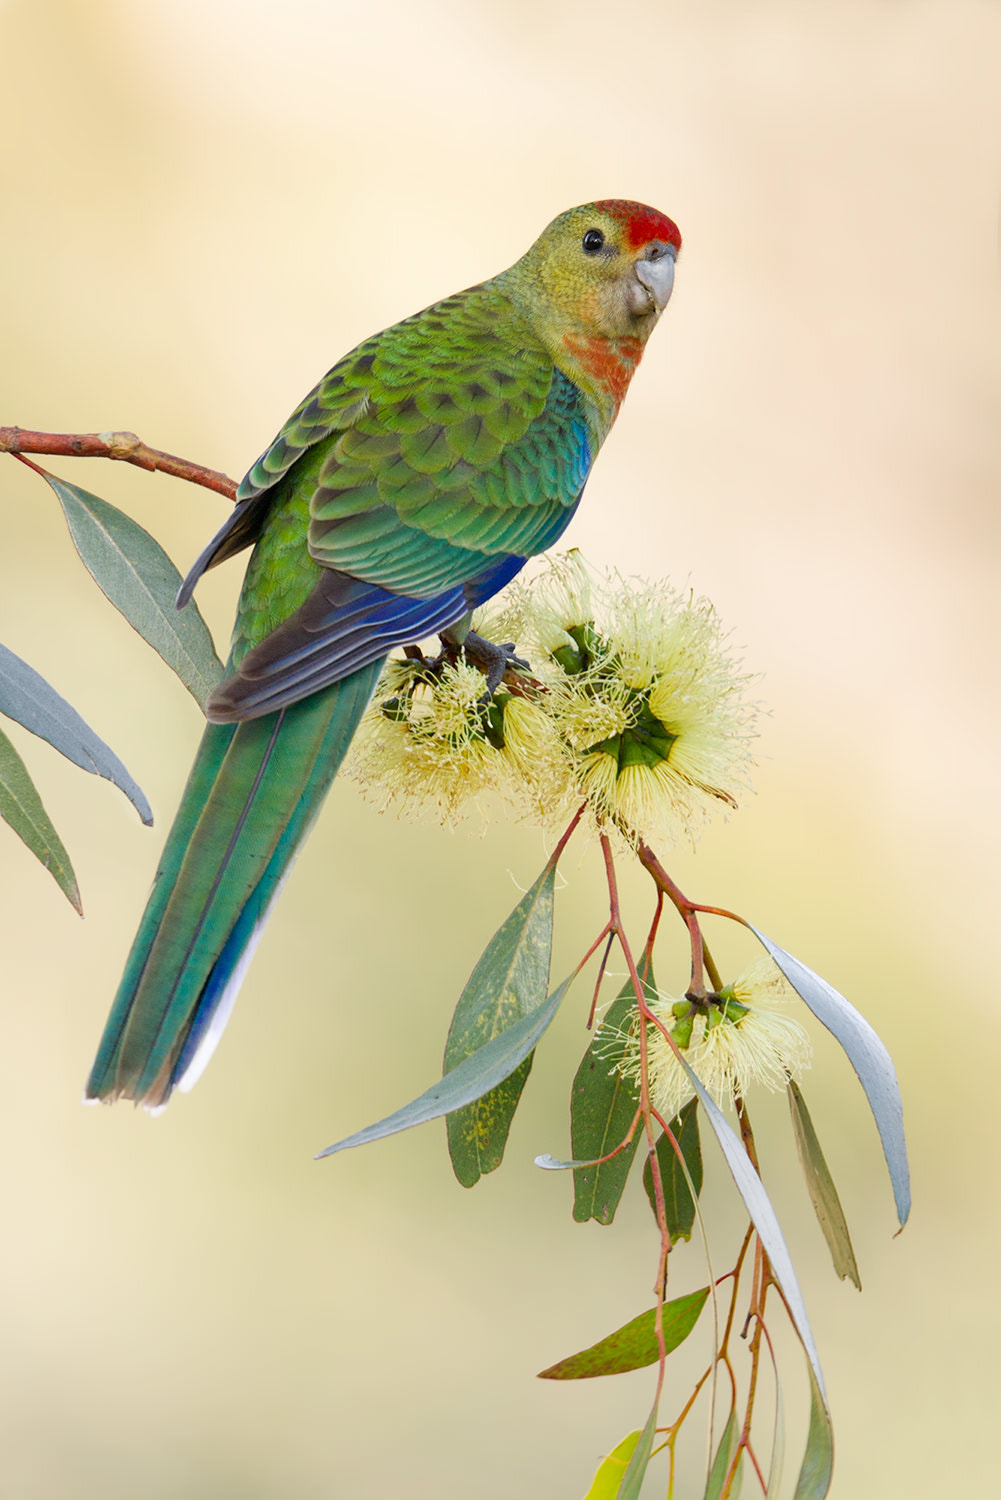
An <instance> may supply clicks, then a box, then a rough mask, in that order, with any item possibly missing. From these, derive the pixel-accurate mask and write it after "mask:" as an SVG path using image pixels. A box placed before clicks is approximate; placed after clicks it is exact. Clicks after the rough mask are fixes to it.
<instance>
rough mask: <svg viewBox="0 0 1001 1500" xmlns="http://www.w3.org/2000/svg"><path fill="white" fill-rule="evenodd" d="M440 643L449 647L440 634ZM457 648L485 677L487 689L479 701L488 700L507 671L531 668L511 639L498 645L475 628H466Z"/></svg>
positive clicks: (527, 670) (526, 670) (445, 639)
mask: <svg viewBox="0 0 1001 1500" xmlns="http://www.w3.org/2000/svg"><path fill="white" fill-rule="evenodd" d="M442 645H443V646H444V647H445V649H446V650H447V649H449V647H450V642H449V641H448V638H447V637H446V636H442ZM458 649H459V650H460V651H461V652H463V654H464V655H465V658H466V660H467V661H469V662H472V664H473V666H474V667H477V668H478V669H479V670H480V671H481V672H482V673H483V675H484V677H485V678H486V679H487V690H486V692H485V693H484V694H483V697H482V698H481V699H480V702H481V703H489V702H490V699H491V698H492V697H493V695H494V693H496V691H497V689H498V688H499V687H500V685H501V683H502V682H503V681H504V679H505V677H506V676H507V674H508V672H531V670H532V668H531V665H530V664H529V663H528V662H527V661H525V660H524V658H523V657H520V656H518V655H517V653H516V652H515V648H514V642H513V641H505V642H504V644H503V645H499V644H498V643H497V642H496V641H488V640H487V639H486V637H485V636H482V635H477V634H476V631H475V630H467V632H466V635H465V638H464V639H463V642H462V645H461V646H460V647H459V648H458Z"/></svg>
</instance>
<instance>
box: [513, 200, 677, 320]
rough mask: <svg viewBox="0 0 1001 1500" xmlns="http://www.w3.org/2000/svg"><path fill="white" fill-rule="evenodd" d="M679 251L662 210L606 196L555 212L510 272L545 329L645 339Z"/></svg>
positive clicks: (667, 292) (667, 288) (666, 292)
mask: <svg viewBox="0 0 1001 1500" xmlns="http://www.w3.org/2000/svg"><path fill="white" fill-rule="evenodd" d="M680 249H681V235H680V233H679V232H678V226H677V225H676V224H675V223H674V222H673V220H671V219H669V218H668V217H667V215H666V214H662V213H660V212H659V211H658V210H657V209H655V208H649V207H647V205H646V204H645V203H631V202H628V201H627V200H625V199H620V198H606V199H603V200H602V201H600V202H598V203H585V204H582V205H581V207H580V208H571V209H568V210H567V212H566V213H563V214H560V216H559V218H557V219H554V220H553V222H552V223H551V224H550V225H549V226H548V228H546V229H545V230H543V232H542V234H540V236H539V238H538V239H537V240H536V242H535V244H534V245H533V246H532V248H531V249H530V250H529V251H528V253H527V255H525V256H523V257H522V259H521V260H520V261H519V262H518V263H517V265H515V266H513V267H512V268H511V271H510V272H509V273H508V275H509V276H511V277H512V278H513V279H514V280H515V281H516V282H517V283H519V285H520V289H521V290H523V292H524V293H525V294H527V296H528V297H529V298H530V299H531V301H532V303H533V304H534V310H535V311H536V314H537V316H541V317H542V319H543V320H544V322H545V324H546V325H547V331H558V333H559V335H560V336H561V337H562V336H563V335H566V334H570V335H571V336H573V337H577V338H580V337H584V338H592V339H593V338H602V339H612V340H619V339H631V338H635V339H639V340H640V341H641V342H642V343H645V342H646V339H647V338H648V337H649V335H650V332H651V330H652V329H653V328H654V326H655V324H656V322H657V319H658V318H659V317H660V314H661V313H662V312H663V311H664V308H665V307H666V306H667V302H668V299H669V297H670V295H671V289H672V287H673V285H674V265H675V261H676V259H677V255H678V251H679V250H680Z"/></svg>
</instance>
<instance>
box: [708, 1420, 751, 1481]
mask: <svg viewBox="0 0 1001 1500" xmlns="http://www.w3.org/2000/svg"><path fill="white" fill-rule="evenodd" d="M739 1441H740V1427H739V1425H738V1423H737V1413H736V1410H731V1412H730V1415H729V1417H728V1418H727V1422H726V1426H725V1427H724V1428H723V1435H722V1437H721V1438H720V1440H719V1446H718V1447H717V1449H716V1456H715V1458H714V1459H713V1464H712V1468H711V1469H710V1470H709V1478H708V1479H707V1481H706V1487H705V1491H704V1494H703V1500H720V1496H721V1495H722V1493H723V1486H724V1484H725V1483H726V1476H727V1474H728V1473H729V1470H730V1465H731V1464H732V1463H733V1457H734V1454H735V1453H736V1451H737V1444H738V1442H739ZM742 1462H743V1455H741V1461H740V1462H738V1464H737V1469H736V1473H735V1474H734V1476H733V1483H732V1484H731V1485H730V1488H729V1490H728V1491H727V1500H737V1496H738V1494H739V1493H740V1481H741V1478H742V1474H741V1467H742Z"/></svg>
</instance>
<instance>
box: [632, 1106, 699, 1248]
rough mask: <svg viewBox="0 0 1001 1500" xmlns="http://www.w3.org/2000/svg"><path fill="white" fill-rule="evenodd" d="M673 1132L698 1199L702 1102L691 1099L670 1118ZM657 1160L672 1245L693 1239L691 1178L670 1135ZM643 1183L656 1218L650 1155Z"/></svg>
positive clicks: (662, 1140)
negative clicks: (689, 1183)
mask: <svg viewBox="0 0 1001 1500" xmlns="http://www.w3.org/2000/svg"><path fill="white" fill-rule="evenodd" d="M669 1124H670V1126H671V1131H672V1134H673V1135H674V1138H675V1140H676V1141H677V1143H678V1146H679V1147H680V1149H681V1154H682V1156H683V1157H684V1161H685V1167H686V1168H687V1171H688V1177H690V1178H691V1182H692V1187H694V1189H695V1197H696V1198H697V1197H698V1195H699V1193H700V1192H701V1191H702V1145H701V1142H700V1140H699V1101H698V1100H697V1099H689V1101H688V1103H687V1104H686V1105H685V1107H684V1109H683V1110H682V1111H681V1113H680V1114H679V1115H678V1116H677V1117H676V1118H675V1119H673V1120H671V1121H669ZM657 1162H658V1164H659V1166H660V1181H661V1187H662V1189H663V1192H664V1212H665V1215H666V1217H667V1228H668V1232H669V1233H670V1236H671V1242H672V1244H673V1243H674V1242H675V1241H677V1240H690V1239H691V1237H692V1229H693V1227H694V1224H695V1199H694V1198H693V1197H692V1192H691V1188H690V1187H689V1186H688V1177H686V1176H685V1172H684V1171H683V1170H682V1167H681V1163H680V1162H679V1161H678V1157H677V1153H676V1152H675V1149H674V1147H673V1146H672V1144H671V1142H670V1141H669V1140H668V1138H667V1136H666V1135H662V1136H661V1137H660V1140H659V1141H658V1142H657ZM643 1186H644V1187H645V1188H646V1195H647V1197H648V1198H649V1200H650V1207H651V1208H652V1209H653V1213H654V1218H656V1217H657V1198H656V1194H655V1193H654V1186H653V1171H652V1170H651V1167H650V1158H649V1156H648V1157H647V1159H646V1161H645V1162H644V1163H643Z"/></svg>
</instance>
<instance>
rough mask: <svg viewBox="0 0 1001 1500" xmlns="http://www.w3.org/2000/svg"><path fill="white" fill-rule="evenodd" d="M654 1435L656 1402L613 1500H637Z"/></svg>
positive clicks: (655, 1428)
mask: <svg viewBox="0 0 1001 1500" xmlns="http://www.w3.org/2000/svg"><path fill="white" fill-rule="evenodd" d="M656 1434H657V1402H656V1401H655V1402H654V1404H653V1410H652V1411H651V1413H650V1415H649V1416H648V1417H647V1419H646V1426H645V1427H644V1428H643V1431H642V1432H641V1433H640V1439H639V1442H638V1443H637V1444H636V1447H635V1448H634V1449H633V1456H632V1458H631V1459H630V1460H629V1463H628V1465H627V1467H626V1472H625V1474H623V1476H622V1483H621V1484H620V1485H619V1488H618V1492H617V1494H616V1496H615V1500H639V1497H640V1491H641V1490H642V1488H643V1480H644V1479H645V1477H646V1471H647V1465H648V1464H649V1462H650V1455H651V1453H652V1452H653V1440H654V1437H655V1436H656Z"/></svg>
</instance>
